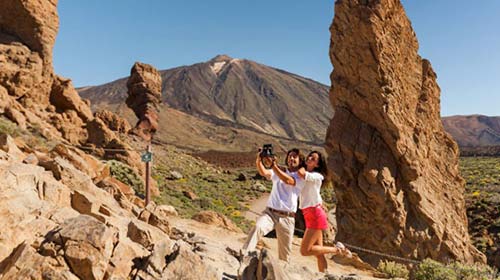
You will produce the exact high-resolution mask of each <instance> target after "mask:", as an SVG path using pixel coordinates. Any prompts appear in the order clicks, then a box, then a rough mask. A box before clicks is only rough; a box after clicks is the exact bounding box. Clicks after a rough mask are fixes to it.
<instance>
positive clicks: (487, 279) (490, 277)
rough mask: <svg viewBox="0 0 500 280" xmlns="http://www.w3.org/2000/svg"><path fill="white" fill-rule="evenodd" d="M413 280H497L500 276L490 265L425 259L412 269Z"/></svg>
mask: <svg viewBox="0 0 500 280" xmlns="http://www.w3.org/2000/svg"><path fill="white" fill-rule="evenodd" d="M413 279H415V280H498V279H500V277H499V276H498V275H497V273H496V271H495V270H494V269H492V268H491V267H488V266H485V265H465V264H461V263H458V262H453V263H451V264H448V265H444V264H441V263H439V262H436V261H433V260H431V259H425V260H424V261H423V262H422V263H421V264H419V265H418V266H417V268H416V269H415V271H414V277H413Z"/></svg>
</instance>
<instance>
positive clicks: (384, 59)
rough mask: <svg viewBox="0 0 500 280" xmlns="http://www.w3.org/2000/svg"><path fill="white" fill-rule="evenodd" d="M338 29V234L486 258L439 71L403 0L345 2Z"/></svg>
mask: <svg viewBox="0 0 500 280" xmlns="http://www.w3.org/2000/svg"><path fill="white" fill-rule="evenodd" d="M330 31H331V47H330V58H331V61H332V64H333V66H334V70H333V72H332V75H331V80H332V87H331V91H330V99H331V103H332V105H333V108H334V111H335V115H334V117H333V119H332V121H331V123H330V127H329V129H328V132H327V138H326V150H327V152H328V155H329V162H328V165H329V168H330V170H331V171H332V178H333V180H334V183H335V185H336V192H337V195H338V207H337V221H338V229H339V232H338V235H337V238H338V239H339V240H342V241H344V240H345V241H346V242H347V243H351V244H355V245H358V246H362V247H365V248H368V249H372V250H377V251H382V252H385V253H389V254H393V255H397V256H402V257H407V258H416V259H424V258H433V259H436V260H441V261H448V260H449V259H456V260H460V261H464V262H469V263H471V262H475V261H481V262H484V256H483V255H482V254H481V253H480V252H479V251H478V250H477V249H476V248H474V247H473V246H472V245H471V241H470V238H469V234H468V232H467V218H466V213H465V207H464V197H463V191H464V181H463V179H462V178H461V177H460V175H459V171H458V148H457V145H456V143H455V142H454V141H453V139H452V138H451V137H450V136H449V135H448V134H447V133H446V132H445V131H444V129H443V126H442V124H441V120H440V108H439V102H440V89H439V87H438V85H437V83H436V74H435V73H434V71H433V69H432V67H431V64H430V62H429V61H428V60H425V59H422V58H421V57H420V56H419V55H418V42H417V38H416V36H415V32H414V31H413V29H412V27H411V24H410V21H409V20H408V18H407V16H406V14H405V11H404V9H403V6H402V5H401V3H400V1H399V0H381V1H379V0H377V1H375V0H363V1H362V0H353V1H336V3H335V17H334V20H333V23H332V25H331V28H330ZM367 233H368V234H367ZM360 254H361V256H362V257H363V258H364V259H366V260H368V261H369V262H371V263H372V264H375V265H376V264H377V262H378V260H379V258H378V257H377V256H374V255H365V254H363V253H360Z"/></svg>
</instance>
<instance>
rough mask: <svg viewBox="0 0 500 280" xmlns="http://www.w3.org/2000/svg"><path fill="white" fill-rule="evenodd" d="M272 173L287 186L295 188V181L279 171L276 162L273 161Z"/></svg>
mask: <svg viewBox="0 0 500 280" xmlns="http://www.w3.org/2000/svg"><path fill="white" fill-rule="evenodd" d="M272 168H273V171H274V173H275V174H276V175H277V176H278V177H279V178H280V179H281V181H283V182H285V183H286V184H288V185H291V186H295V179H294V178H293V177H292V176H290V175H288V174H286V173H285V171H283V170H281V169H280V168H279V167H278V165H277V164H276V160H273V167H272Z"/></svg>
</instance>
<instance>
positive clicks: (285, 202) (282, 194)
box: [267, 170, 304, 212]
mask: <svg viewBox="0 0 500 280" xmlns="http://www.w3.org/2000/svg"><path fill="white" fill-rule="evenodd" d="M270 171H271V180H272V181H273V188H272V190H271V195H270V196H269V199H268V200H267V207H269V208H273V209H276V210H280V211H286V212H295V211H297V200H298V198H299V195H300V192H301V191H302V188H303V187H304V180H303V179H302V178H300V177H299V175H298V174H297V172H288V171H285V172H286V174H288V175H290V176H291V177H293V178H294V179H295V186H292V185H288V184H285V183H284V182H283V181H282V180H281V179H280V178H279V177H278V175H277V174H276V173H275V172H274V171H273V170H270Z"/></svg>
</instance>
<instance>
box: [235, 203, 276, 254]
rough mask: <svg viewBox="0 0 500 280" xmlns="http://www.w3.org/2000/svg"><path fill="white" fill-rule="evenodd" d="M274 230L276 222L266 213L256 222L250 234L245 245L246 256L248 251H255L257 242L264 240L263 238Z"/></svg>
mask: <svg viewBox="0 0 500 280" xmlns="http://www.w3.org/2000/svg"><path fill="white" fill-rule="evenodd" d="M273 228H274V222H273V220H272V219H271V217H270V216H269V214H268V213H266V212H264V213H263V215H262V216H260V217H259V218H258V219H257V221H256V222H255V226H254V227H253V228H252V230H251V231H250V232H249V233H248V237H247V240H246V242H245V244H244V245H243V248H242V249H243V251H244V253H245V254H246V252H247V251H253V250H255V246H256V245H257V242H258V241H259V240H260V239H261V238H262V236H264V235H266V234H268V233H269V232H270V231H271V230H273Z"/></svg>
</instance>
